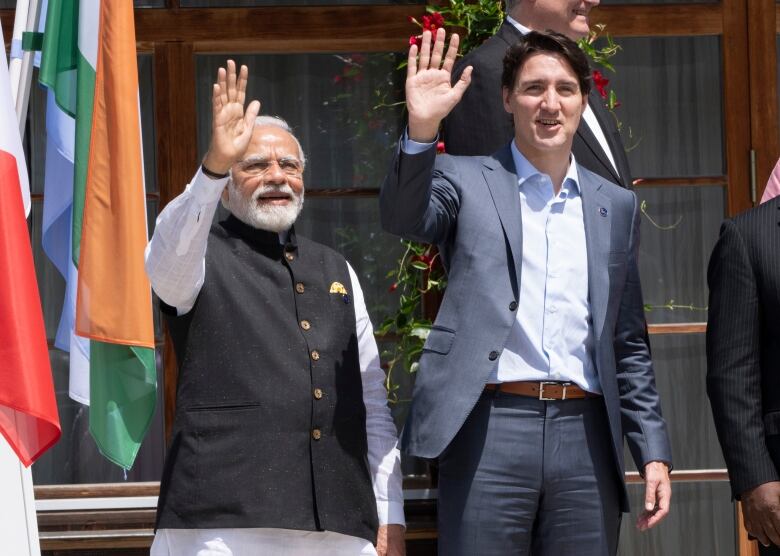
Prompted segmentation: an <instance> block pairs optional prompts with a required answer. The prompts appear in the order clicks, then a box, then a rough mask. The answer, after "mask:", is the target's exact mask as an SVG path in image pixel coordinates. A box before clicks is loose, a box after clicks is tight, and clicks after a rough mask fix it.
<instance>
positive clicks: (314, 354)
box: [311, 349, 320, 361]
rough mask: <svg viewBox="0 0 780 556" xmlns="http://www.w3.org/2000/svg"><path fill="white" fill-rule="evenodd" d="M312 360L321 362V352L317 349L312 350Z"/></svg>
mask: <svg viewBox="0 0 780 556" xmlns="http://www.w3.org/2000/svg"><path fill="white" fill-rule="evenodd" d="M311 358H312V359H314V360H315V361H319V360H320V352H319V351H317V350H316V349H315V350H312V352H311Z"/></svg>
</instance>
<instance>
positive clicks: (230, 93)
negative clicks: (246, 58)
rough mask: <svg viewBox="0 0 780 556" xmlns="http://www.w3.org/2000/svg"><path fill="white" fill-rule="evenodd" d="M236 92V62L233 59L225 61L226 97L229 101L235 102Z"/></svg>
mask: <svg viewBox="0 0 780 556" xmlns="http://www.w3.org/2000/svg"><path fill="white" fill-rule="evenodd" d="M237 96H238V95H237V92H236V63H235V62H234V61H233V60H228V61H227V97H228V101H229V102H235V101H236V97H237Z"/></svg>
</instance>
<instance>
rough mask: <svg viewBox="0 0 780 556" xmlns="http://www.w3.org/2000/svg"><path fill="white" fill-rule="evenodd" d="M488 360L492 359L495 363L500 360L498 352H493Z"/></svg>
mask: <svg viewBox="0 0 780 556" xmlns="http://www.w3.org/2000/svg"><path fill="white" fill-rule="evenodd" d="M488 359H490V360H491V361H495V360H496V359H498V352H497V351H491V352H490V355H488Z"/></svg>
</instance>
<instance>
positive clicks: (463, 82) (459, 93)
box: [452, 66, 474, 101]
mask: <svg viewBox="0 0 780 556" xmlns="http://www.w3.org/2000/svg"><path fill="white" fill-rule="evenodd" d="M472 71H474V68H473V67H472V66H467V67H466V69H464V70H463V73H461V74H460V79H458V81H457V83H455V85H453V86H452V90H453V91H454V92H455V95H456V98H457V99H458V101H460V99H461V98H462V97H463V93H465V92H466V89H468V88H469V85H470V84H471V72H472Z"/></svg>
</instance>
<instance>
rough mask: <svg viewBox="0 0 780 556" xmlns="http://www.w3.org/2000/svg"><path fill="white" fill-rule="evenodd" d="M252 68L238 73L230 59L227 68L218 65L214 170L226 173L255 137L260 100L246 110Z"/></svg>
mask: <svg viewBox="0 0 780 556" xmlns="http://www.w3.org/2000/svg"><path fill="white" fill-rule="evenodd" d="M248 78H249V70H248V69H247V67H246V66H241V71H240V73H238V74H236V64H235V62H234V61H233V60H228V63H227V70H225V68H219V70H218V72H217V82H216V83H215V84H214V88H213V91H212V98H211V100H212V119H211V144H210V145H209V153H208V156H209V160H210V161H211V164H214V165H215V168H212V170H215V171H218V172H224V171H227V170H228V169H230V167H231V166H232V165H233V164H234V163H235V162H236V161H238V160H240V159H241V158H242V157H243V156H244V153H245V152H246V149H247V147H248V146H249V140H250V139H251V138H252V130H253V128H254V121H255V118H257V114H258V113H259V112H260V103H259V102H258V101H256V100H253V101H252V102H251V103H249V106H248V107H247V109H246V112H245V111H244V102H245V100H246V84H247V80H248Z"/></svg>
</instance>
